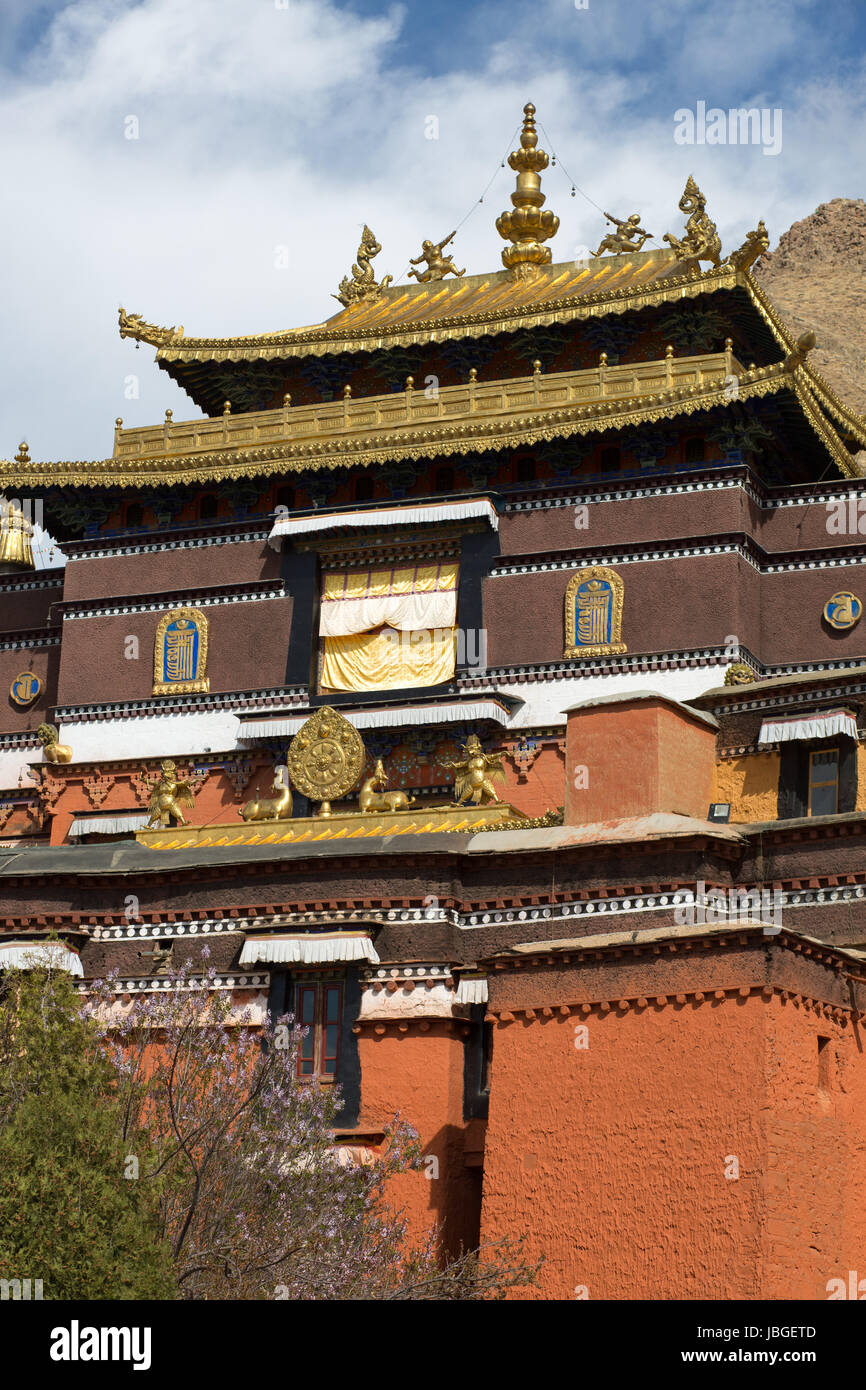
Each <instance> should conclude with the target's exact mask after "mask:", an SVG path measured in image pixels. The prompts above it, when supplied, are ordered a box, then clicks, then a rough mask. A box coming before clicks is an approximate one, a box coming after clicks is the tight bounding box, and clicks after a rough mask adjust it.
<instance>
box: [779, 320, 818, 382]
mask: <svg viewBox="0 0 866 1390" xmlns="http://www.w3.org/2000/svg"><path fill="white" fill-rule="evenodd" d="M817 341H818V339H817V338H816V337H815V332H814V329H812V328H807V329H806V332H805V333H801V334H800V336H799V338H798V339H797V344H796V347H795V348H794V350H793V352H789V353H788V356H787V357H786V358H785V371H786V372H795V371H796V370H797V368H798V367H802V365H803V363H804V362H805V360H806V358H807V357H808V355H809V353H810V352H811V351H812V349H813V348H814V347H815V344H816V343H817Z"/></svg>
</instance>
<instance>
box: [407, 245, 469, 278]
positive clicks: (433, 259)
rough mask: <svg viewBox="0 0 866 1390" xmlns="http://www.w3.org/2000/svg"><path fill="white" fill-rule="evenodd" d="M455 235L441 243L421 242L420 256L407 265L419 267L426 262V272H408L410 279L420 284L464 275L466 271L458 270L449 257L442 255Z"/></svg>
mask: <svg viewBox="0 0 866 1390" xmlns="http://www.w3.org/2000/svg"><path fill="white" fill-rule="evenodd" d="M456 235H457V233H456V232H451V233H450V234H449V235H448V236H446V237H443V238H442V240H441V241H437V242H432V241H422V243H421V254H420V256H415V257H414V259H413V260H410V262H409V264H410V265H420V264H421V262H422V261H426V263H427V268H426V270H410V271H409V275H410V277H411V276H414V277H415V279H416V280H417V281H418V282H419V284H420V283H421V282H422V281H427V280H444V278H445V276H446V275H457V276H460V275H465V274H466V270H465V269H463V270H458V269H457V267H456V266H455V264H454V261H453V259H452V257H451V256H443V255H442V252H443V250H444V248H445V247H446V246H448V244H449V243H450V242H452V241H453V240H454V238H455V236H456Z"/></svg>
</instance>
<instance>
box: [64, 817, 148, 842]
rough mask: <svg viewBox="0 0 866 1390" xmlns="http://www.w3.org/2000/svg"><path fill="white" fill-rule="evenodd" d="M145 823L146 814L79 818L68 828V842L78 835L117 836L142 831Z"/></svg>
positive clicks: (75, 838)
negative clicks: (125, 832) (132, 831)
mask: <svg viewBox="0 0 866 1390" xmlns="http://www.w3.org/2000/svg"><path fill="white" fill-rule="evenodd" d="M146 822H147V812H146V811H142V812H139V813H132V814H130V815H126V816H80V817H79V818H78V820H74V821H73V822H72V824H71V825H70V827H69V832H68V833H69V838H70V840H77V839H78V837H79V836H80V835H119V834H121V833H122V832H123V831H125V830H143V829H144V826H145V824H146Z"/></svg>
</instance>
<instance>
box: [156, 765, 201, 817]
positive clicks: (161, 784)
mask: <svg viewBox="0 0 866 1390" xmlns="http://www.w3.org/2000/svg"><path fill="white" fill-rule="evenodd" d="M159 767H160V772H161V774H162V775H161V777H160V779H159V781H158V782H157V783H156V786H155V787H154V789H153V792H152V794H151V798H150V801H149V802H148V806H147V809H148V810H149V811H150V820H149V821H148V822H147V825H146V826H145V827H144V828H145V830H149V829H150V828H151V826H158V825H170V824H171V821H172V819H174V820H175V821H176V822H177V824H178V825H186V819H185V818H184V814H183V812H182V811H181V809H180V808H181V806H193V805H195V797H194V796H193V790H192V787H191V786H190V784H189V782H179V781H178V779H177V769H176V767H175V765H174V763H173V762H172V760H171V758H166V759H165V760H164V761H163V762H161V763H160V765H159Z"/></svg>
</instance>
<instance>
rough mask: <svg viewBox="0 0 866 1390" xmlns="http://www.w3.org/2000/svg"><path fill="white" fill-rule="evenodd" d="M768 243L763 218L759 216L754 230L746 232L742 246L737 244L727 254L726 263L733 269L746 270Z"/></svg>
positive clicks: (760, 254) (768, 237)
mask: <svg viewBox="0 0 866 1390" xmlns="http://www.w3.org/2000/svg"><path fill="white" fill-rule="evenodd" d="M769 245H770V234H769V232H768V231H767V229H766V227H765V226H764V219H763V218H761V220H760V222H759V223H758V225H757V227H756V228H755V230H754V231H753V232H747V233H746V240H745V241H744V242H743V244H742V246H738V247H737V249H736V251H732V252H731V254H730V256H728V265H732V266H733V267H734V270H748V269H749V267H750V266H752V265H754V264H755V261H756V260H757V259H758V257H759V256H763V254H764V252H765V251H766V250H767V248H768V247H769Z"/></svg>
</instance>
